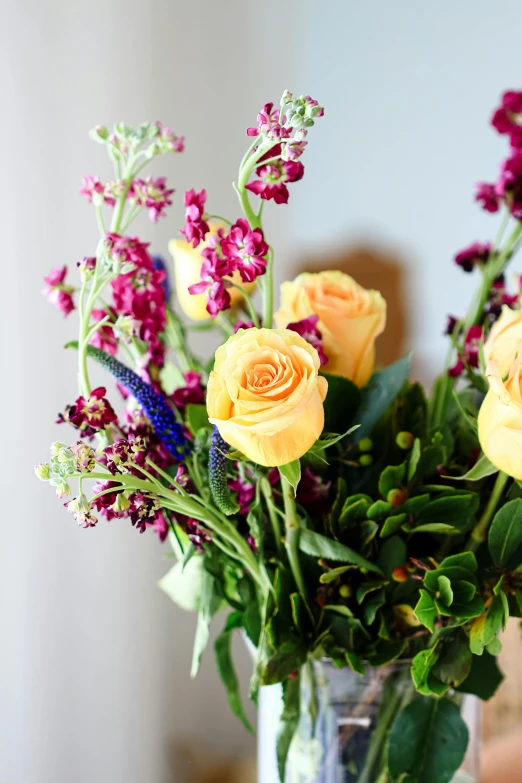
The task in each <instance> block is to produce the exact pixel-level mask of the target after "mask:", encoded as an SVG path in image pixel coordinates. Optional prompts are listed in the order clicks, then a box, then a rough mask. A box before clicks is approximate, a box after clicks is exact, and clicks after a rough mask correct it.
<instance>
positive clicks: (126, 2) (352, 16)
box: [0, 0, 522, 783]
mask: <svg viewBox="0 0 522 783" xmlns="http://www.w3.org/2000/svg"><path fill="white" fill-rule="evenodd" d="M0 15H1V25H0V36H1V47H0V58H1V76H0V79H1V83H2V109H3V111H2V114H3V121H2V123H1V125H0V140H1V150H2V156H1V171H2V187H1V188H0V200H1V202H2V212H1V214H2V229H3V230H2V235H3V242H2V245H3V248H4V250H3V262H2V264H3V269H4V277H3V281H4V282H3V285H2V308H1V311H0V312H1V318H2V332H1V334H2V348H3V351H2V354H3V356H2V358H3V362H2V370H1V377H2V382H1V410H2V413H3V416H2V431H3V448H2V451H1V459H2V469H1V472H0V476H1V482H2V487H1V489H2V493H1V497H2V507H1V510H2V533H3V535H2V546H1V555H0V557H1V559H2V562H1V565H0V580H1V589H0V602H1V605H2V606H1V612H2V615H1V616H2V643H1V653H0V661H1V666H0V783H69V782H71V783H93V781H96V783H145V781H146V783H170V782H172V781H174V782H175V783H182V781H185V780H188V781H194V782H196V781H197V783H199V780H200V776H201V775H202V774H203V772H204V768H205V766H206V765H207V762H208V765H211V764H212V763H213V761H212V760H213V759H214V758H216V759H217V758H219V757H220V756H221V755H224V756H226V755H227V754H233V755H234V754H235V755H240V756H246V757H248V756H249V755H252V754H253V753H254V740H253V738H251V737H249V736H248V735H247V734H246V733H245V732H244V730H243V728H242V727H241V726H240V724H239V723H237V722H236V719H235V718H233V717H232V715H231V714H230V713H229V709H228V706H227V703H226V698H225V694H224V691H223V690H222V687H221V685H220V683H219V682H218V679H217V675H216V673H215V665H214V661H213V657H212V653H211V652H209V654H208V655H207V656H206V659H205V660H204V663H203V667H202V671H201V674H200V676H199V678H198V680H197V681H196V682H192V681H190V679H189V669H190V658H191V647H192V640H193V634H194V628H195V622H196V618H195V616H192V615H189V614H185V613H183V612H182V611H181V610H180V609H178V608H177V607H176V606H174V605H173V604H172V603H171V602H170V601H169V599H168V598H167V597H166V595H165V594H164V593H162V592H161V591H160V590H159V589H158V588H157V585H156V582H157V580H158V579H159V578H160V577H161V576H162V575H163V574H164V573H165V572H166V571H167V570H168V568H169V565H170V564H169V562H168V561H167V560H165V557H164V556H165V554H166V551H167V550H166V548H162V547H161V546H160V545H159V544H158V542H157V539H156V537H155V536H154V535H153V534H152V533H151V532H149V533H147V534H145V535H143V536H140V535H139V534H138V533H137V532H136V531H135V530H134V529H133V528H131V527H130V525H128V524H126V525H119V524H117V523H113V524H104V523H102V524H100V525H99V526H98V527H97V528H96V529H95V530H89V531H86V530H82V529H79V528H78V527H77V526H76V525H75V524H74V522H73V520H72V519H71V517H70V516H69V515H67V514H66V512H65V511H64V510H62V509H61V507H60V503H59V502H57V500H56V499H55V498H54V496H53V493H52V492H50V491H49V488H48V487H47V486H45V485H43V484H40V483H39V482H38V481H37V480H36V479H35V478H34V476H33V470H32V467H33V464H34V463H35V462H38V461H40V460H45V459H46V458H47V454H48V447H49V444H50V442H51V441H52V440H55V439H56V438H58V437H60V438H61V437H63V435H62V433H61V431H60V430H59V428H58V427H56V426H55V425H54V424H53V422H54V420H55V418H56V413H57V412H58V411H59V410H61V409H63V408H64V406H65V404H66V403H68V402H70V401H72V400H73V399H74V397H75V391H76V378H75V369H74V364H75V357H74V356H73V355H69V354H68V353H67V352H64V351H63V350H62V346H63V344H64V343H65V342H66V341H67V340H68V339H71V338H72V337H73V336H74V334H75V329H76V323H75V321H74V315H73V316H72V317H71V318H70V319H69V320H67V321H65V322H64V321H63V318H62V316H61V315H60V313H59V312H58V311H56V310H54V309H52V308H51V307H49V305H48V304H47V303H46V301H45V299H44V298H43V297H42V296H41V294H40V291H41V289H42V287H43V283H42V277H43V275H44V274H46V273H47V272H48V271H49V270H50V268H51V267H53V266H60V265H63V264H69V265H70V266H71V267H74V265H75V263H76V261H77V260H78V259H79V258H81V257H82V256H84V255H90V254H92V252H93V250H94V247H95V243H96V239H97V232H96V226H95V221H94V213H93V210H92V207H90V206H89V205H88V203H87V201H86V199H85V198H81V197H80V196H78V189H79V187H80V183H81V179H82V177H83V176H84V175H86V174H94V175H99V176H101V177H102V178H103V177H104V176H107V175H108V173H109V162H108V160H106V158H105V152H104V150H103V148H102V147H100V146H97V145H96V144H94V143H93V142H91V141H90V140H89V138H88V135H87V134H88V130H89V129H90V128H91V127H93V126H94V125H96V124H99V123H103V124H107V125H111V124H112V123H114V122H116V121H122V120H124V121H125V122H127V123H128V124H136V123H138V122H141V121H144V120H156V119H161V120H162V121H163V122H164V123H165V124H167V125H169V126H170V127H172V128H173V129H175V130H176V132H177V133H179V134H184V135H185V136H186V138H187V146H186V152H185V154H184V155H182V156H173V157H172V158H171V159H169V158H167V159H164V160H163V161H162V164H164V165H163V169H162V171H161V173H166V174H167V175H168V179H169V183H170V186H171V187H175V188H176V190H177V197H176V202H175V206H174V207H173V208H172V209H171V210H170V212H169V217H168V218H167V219H164V220H162V221H160V222H159V223H158V225H157V226H151V224H149V223H146V222H144V223H143V224H142V225H140V226H138V227H137V228H138V229H139V230H141V235H142V238H144V239H147V240H150V241H151V243H152V249H153V250H154V252H159V253H163V254H164V255H166V254H167V243H168V240H169V239H170V238H172V237H174V236H177V234H178V231H179V228H180V226H181V225H182V222H183V217H182V216H183V208H182V194H183V191H184V190H187V189H189V188H191V187H194V188H196V189H200V188H202V187H206V188H207V190H208V193H209V199H210V203H211V205H212V209H213V211H215V212H218V213H220V214H225V215H229V216H230V217H232V218H235V217H236V216H239V212H238V209H237V205H236V200H235V194H234V192H233V190H232V188H231V182H232V180H233V179H234V177H235V173H236V171H237V166H238V163H239V160H240V158H241V157H242V155H243V153H244V151H245V149H246V144H247V140H246V137H245V128H246V127H247V126H249V125H252V124H255V118H256V114H257V111H258V110H259V108H260V107H261V105H262V104H263V103H265V102H266V101H270V100H273V101H276V102H278V101H279V97H280V95H281V93H282V91H283V90H284V89H285V88H289V89H290V90H292V91H293V92H296V93H297V94H301V93H309V94H311V95H312V96H313V97H314V98H317V99H318V100H319V102H320V103H321V105H323V106H325V107H326V115H325V118H324V119H323V120H321V122H320V123H318V124H317V126H316V128H314V129H313V132H312V134H311V137H310V142H311V143H310V145H309V147H308V149H307V152H306V155H305V158H304V163H305V168H306V174H305V178H304V180H303V182H301V183H299V184H296V185H294V186H291V198H290V202H289V205H288V206H279V207H275V206H274V205H273V204H271V205H270V206H269V208H268V209H267V211H266V213H265V214H266V227H267V232H268V235H269V240H270V242H271V243H272V244H273V245H274V246H275V249H276V259H277V266H276V270H277V277H278V280H279V281H280V280H282V279H284V278H288V277H290V276H293V275H294V274H295V273H296V272H297V271H299V270H300V269H303V268H309V269H312V268H330V267H334V268H335V267H338V266H342V268H343V269H345V270H347V271H352V272H353V273H354V274H355V275H356V276H358V277H359V278H360V280H361V282H363V283H364V284H366V285H368V284H369V283H370V280H371V281H372V285H373V287H376V288H379V287H382V289H383V292H384V293H385V294H386V296H387V297H388V298H389V300H390V320H389V326H388V341H387V342H386V341H385V342H384V344H383V346H382V347H381V359H383V360H387V359H389V358H390V357H391V355H393V354H396V353H397V351H398V350H399V348H401V349H404V350H410V349H413V350H414V351H415V357H416V359H415V361H416V372H417V375H418V377H421V378H422V379H424V380H426V381H427V382H429V380H430V378H432V377H433V375H434V374H435V373H436V372H437V370H438V368H439V366H440V363H441V361H442V357H443V354H444V350H445V344H444V339H443V337H442V331H443V328H444V323H445V315H446V313H448V312H454V313H456V314H458V313H459V312H461V311H462V310H463V309H464V306H465V303H466V302H467V298H468V297H469V296H470V295H471V290H472V281H471V278H470V277H468V276H465V275H463V274H462V272H461V271H460V270H458V269H457V268H456V267H455V266H454V265H453V264H452V257H453V255H454V254H455V252H456V251H457V250H459V249H460V248H461V247H462V246H464V245H467V244H468V243H469V242H471V241H473V240H487V239H491V238H492V236H493V235H494V233H495V231H496V228H497V224H496V219H495V217H492V216H489V215H487V213H484V212H482V211H481V210H480V209H479V208H478V207H477V206H476V205H475V204H474V203H473V187H474V183H475V182H476V181H477V180H479V179H490V178H492V177H493V176H494V175H495V174H496V171H497V164H498V162H499V160H500V159H501V157H502V154H503V153H504V149H505V142H504V141H503V140H502V139H501V138H500V137H498V136H497V135H496V134H495V133H494V132H493V130H492V129H491V128H490V127H489V124H488V122H489V116H490V113H491V111H492V109H493V107H494V106H495V105H496V103H497V100H498V97H499V94H500V93H501V92H502V91H503V90H504V89H507V88H511V87H516V88H520V87H521V86H522V54H521V47H520V41H521V40H522V11H521V7H520V3H519V2H517V0H498V2H496V3H494V4H492V3H491V2H488V0H475V2H473V3H470V2H469V1H468V0H454V2H451V3H449V2H446V3H437V4H434V3H429V4H428V3H418V2H414V0H395V2H394V3H392V4H389V3H386V2H384V0H367V2H365V3H358V2H355V1H353V2H352V0H322V1H321V2H319V1H318V0H299V2H298V1H297V0H284V1H283V2H281V0H264V2H263V3H259V2H254V0H221V1H219V0H190V2H181V0H139V2H138V0H90V2H81V1H80V0H46V1H45V2H41V0H18V1H17V2H16V3H8V2H7V0H4V2H3V3H2V4H0ZM156 173H160V172H159V171H157V172H156ZM221 623H222V620H221V618H219V617H218V618H217V620H216V626H218V627H220V625H221ZM515 630H516V629H515ZM517 633H518V631H516V633H514V634H513V639H514V641H515V642H516V641H517V640H518V636H517ZM515 637H516V638H515ZM508 647H509V646H508ZM519 649H520V648H517V647H515V648H514V652H511V653H509V650H508V653H507V654H506V661H505V662H506V666H507V667H508V668H509V669H510V671H511V673H513V674H514V675H515V677H514V679H513V680H511V681H510V685H509V688H507V689H506V688H504V692H503V694H502V693H501V697H500V702H498V703H497V705H496V706H494V707H492V708H490V713H489V715H490V717H489V718H487V719H486V723H485V725H486V728H487V730H488V731H489V733H491V732H493V731H499V730H501V731H504V730H507V727H508V726H510V725H512V724H514V723H515V722H516V720H517V719H518V717H519V712H520V703H521V691H522V686H521V685H520V682H521V678H520V674H519V671H518V670H519V668H520V653H519ZM237 660H238V667H239V670H240V673H241V678H242V682H243V683H246V682H247V679H248V673H249V666H250V664H249V660H248V656H247V653H246V651H245V650H243V649H241V647H240V646H239V647H238V650H237ZM491 710H493V713H492V712H491ZM492 714H493V718H491V715H492ZM488 727H489V728H488ZM187 759H188V760H189V762H190V763H189V771H188V773H187V775H186V777H184V774H185V773H184V772H183V768H184V766H185V762H186V761H187ZM191 760H192V761H191ZM213 767H214V769H215V768H216V767H215V764H213ZM225 776H226V773H225V772H224V771H223V772H222V774H221V777H218V778H215V780H220V781H221V783H226V777H225ZM201 780H203V777H201ZM209 780H210V778H209ZM231 780H233V778H231ZM237 780H238V781H239V780H241V783H245V782H246V773H245V775H244V776H243V777H238V778H237Z"/></svg>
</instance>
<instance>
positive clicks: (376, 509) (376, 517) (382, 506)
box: [366, 500, 393, 522]
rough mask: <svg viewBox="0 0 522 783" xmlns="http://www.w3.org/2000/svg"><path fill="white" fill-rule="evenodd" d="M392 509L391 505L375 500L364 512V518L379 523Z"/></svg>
mask: <svg viewBox="0 0 522 783" xmlns="http://www.w3.org/2000/svg"><path fill="white" fill-rule="evenodd" d="M392 508H393V506H392V504H391V503H387V502H386V501H385V500H376V501H375V503H373V504H372V505H371V506H370V508H369V509H368V511H367V512H366V516H367V517H368V519H373V521H374V522H380V521H381V519H384V517H385V516H387V515H388V514H389V513H390V511H391V510H392Z"/></svg>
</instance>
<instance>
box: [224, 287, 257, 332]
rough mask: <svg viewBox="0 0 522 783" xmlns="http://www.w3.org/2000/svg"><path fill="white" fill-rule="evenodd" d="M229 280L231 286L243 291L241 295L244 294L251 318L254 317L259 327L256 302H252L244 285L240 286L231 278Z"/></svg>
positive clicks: (255, 324) (253, 319)
mask: <svg viewBox="0 0 522 783" xmlns="http://www.w3.org/2000/svg"><path fill="white" fill-rule="evenodd" d="M227 279H228V278H227ZM228 282H229V283H230V285H231V286H233V288H237V290H238V291H240V292H241V295H242V296H243V298H244V300H245V302H246V305H247V308H248V313H249V315H250V318H251V319H252V321H253V323H254V326H256V327H257V328H258V329H259V318H258V317H257V313H256V308H255V307H254V303H253V302H252V299H251V297H250V295H249V294H247V292H246V291H245V289H244V288H243V286H240V285H238V284H237V283H233V282H232V281H231V280H229V281H228Z"/></svg>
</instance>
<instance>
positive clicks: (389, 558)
mask: <svg viewBox="0 0 522 783" xmlns="http://www.w3.org/2000/svg"><path fill="white" fill-rule="evenodd" d="M406 560H407V547H406V542H405V541H404V540H403V539H402V538H399V536H392V537H391V538H387V539H386V541H385V542H384V543H383V545H382V546H381V549H380V551H379V556H378V558H377V565H378V566H380V568H381V569H382V572H383V573H384V574H385V575H386V576H388V577H389V576H391V574H392V571H393V569H394V568H399V566H403V565H404V564H405V562H406Z"/></svg>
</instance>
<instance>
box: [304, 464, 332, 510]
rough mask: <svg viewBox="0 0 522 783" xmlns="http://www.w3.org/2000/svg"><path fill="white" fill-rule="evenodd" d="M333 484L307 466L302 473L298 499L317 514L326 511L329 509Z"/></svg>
mask: <svg viewBox="0 0 522 783" xmlns="http://www.w3.org/2000/svg"><path fill="white" fill-rule="evenodd" d="M331 486H332V482H331V481H326V482H325V481H323V479H322V478H321V476H319V475H318V474H317V473H314V472H313V471H312V470H310V468H308V467H306V468H305V469H304V470H303V473H302V475H301V481H300V482H299V484H298V485H297V494H296V500H297V502H298V503H300V505H302V506H305V508H307V509H311V510H312V512H313V513H315V514H321V513H324V512H326V511H328V496H329V494H330V487H331Z"/></svg>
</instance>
